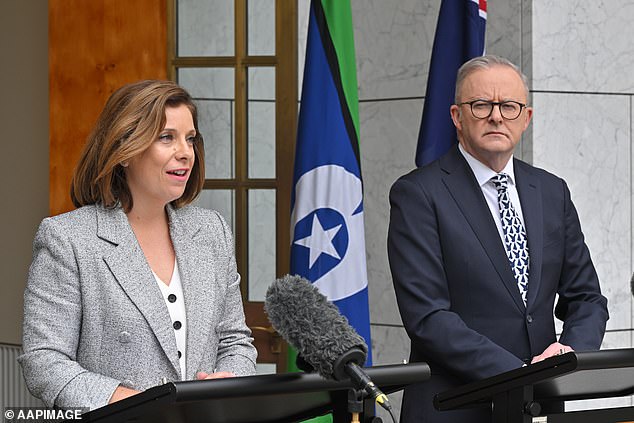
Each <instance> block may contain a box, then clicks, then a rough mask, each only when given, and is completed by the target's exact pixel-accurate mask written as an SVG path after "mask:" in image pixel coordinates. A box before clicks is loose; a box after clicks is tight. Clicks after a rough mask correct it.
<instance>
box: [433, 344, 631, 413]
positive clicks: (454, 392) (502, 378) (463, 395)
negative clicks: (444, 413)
mask: <svg viewBox="0 0 634 423" xmlns="http://www.w3.org/2000/svg"><path fill="white" fill-rule="evenodd" d="M631 394H634V349H615V350H602V351H592V352H569V353H566V354H562V355H558V356H555V357H551V358H549V359H547V360H544V361H542V362H539V363H535V364H531V365H528V366H526V367H522V368H520V369H516V370H511V371H509V372H505V373H502V374H499V375H496V376H493V377H490V378H488V379H484V380H481V381H478V382H473V383H470V384H467V385H463V386H459V387H457V388H454V389H451V390H449V391H445V392H442V393H439V394H437V395H436V397H435V398H434V406H435V407H436V408H437V409H438V410H453V409H458V408H469V407H492V414H493V419H492V421H493V423H531V422H535V423H536V422H539V423H573V422H574V423H612V422H614V423H616V422H618V423H633V422H634V407H619V408H608V409H599V410H585V411H575V412H568V413H554V414H548V415H542V414H541V408H542V406H543V405H544V404H546V403H548V402H553V401H572V400H581V399H593V398H610V397H621V396H626V395H631Z"/></svg>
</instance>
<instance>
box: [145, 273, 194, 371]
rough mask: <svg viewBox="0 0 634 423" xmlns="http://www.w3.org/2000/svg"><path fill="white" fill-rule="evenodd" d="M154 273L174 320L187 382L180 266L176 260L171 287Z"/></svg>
mask: <svg viewBox="0 0 634 423" xmlns="http://www.w3.org/2000/svg"><path fill="white" fill-rule="evenodd" d="M152 273H153V274H154V279H156V283H157V284H158V286H159V288H160V289H161V293H162V294H163V300H164V301H165V305H167V311H169V313H170V318H171V319H172V328H173V329H174V336H175V337H176V347H177V348H178V352H179V358H178V361H179V364H180V367H181V378H182V380H186V378H187V373H186V372H185V371H186V370H187V368H186V365H185V364H186V357H187V316H186V313H185V298H184V296H183V286H182V285H181V277H180V273H179V271H178V264H177V262H176V260H174V271H173V272H172V278H171V279H170V283H169V286H168V285H166V284H165V283H164V282H163V281H162V280H161V278H159V277H158V276H157V274H156V273H154V271H152ZM179 323H180V325H179ZM177 327H178V329H177Z"/></svg>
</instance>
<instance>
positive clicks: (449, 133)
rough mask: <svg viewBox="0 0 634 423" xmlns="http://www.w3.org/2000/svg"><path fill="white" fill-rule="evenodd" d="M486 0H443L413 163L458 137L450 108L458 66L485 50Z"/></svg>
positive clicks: (433, 156) (434, 154) (425, 159)
mask: <svg viewBox="0 0 634 423" xmlns="http://www.w3.org/2000/svg"><path fill="white" fill-rule="evenodd" d="M486 19H487V2H486V0H442V3H441V5H440V14H439V15H438V24H437V25H436V35H435V37H434V47H433V50H432V55H431V64H430V66H429V77H428V79H427V91H426V93H425V105H424V108H423V117H422V119H421V124H420V132H419V134H418V146H417V148H416V166H419V167H420V166H424V165H426V164H427V163H430V162H432V161H434V160H436V159H437V158H438V157H440V156H442V155H443V154H445V153H446V152H447V151H448V150H449V148H450V147H451V146H452V145H453V144H454V143H455V142H456V141H457V140H456V128H455V127H454V125H453V122H452V121H451V115H450V113H449V108H450V107H451V105H452V104H453V103H454V95H455V86H456V75H457V73H458V68H460V66H462V64H463V63H464V62H466V61H467V60H469V59H471V58H473V57H476V56H482V55H483V54H484V40H485V31H486Z"/></svg>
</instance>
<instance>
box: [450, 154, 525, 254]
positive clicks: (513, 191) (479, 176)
mask: <svg viewBox="0 0 634 423" xmlns="http://www.w3.org/2000/svg"><path fill="white" fill-rule="evenodd" d="M458 149H459V150H460V153H462V155H463V156H464V158H465V159H466V160H467V163H468V164H469V167H470V168H471V170H472V171H473V174H474V175H475V177H476V180H477V181H478V185H480V189H481V190H482V194H484V198H485V199H486V201H487V204H488V205H489V211H490V212H491V216H493V220H494V221H495V226H497V228H498V232H499V234H500V239H501V240H502V244H503V245H504V249H506V248H507V247H506V243H505V242H504V232H503V231H502V219H501V218H500V206H499V203H498V191H497V189H496V188H495V184H494V183H493V181H491V178H492V177H494V176H495V175H497V173H496V172H495V171H494V170H493V169H491V168H490V167H488V166H487V165H485V164H483V163H482V162H480V161H479V160H478V159H476V158H475V157H473V156H472V155H471V154H469V153H468V152H467V151H466V150H465V149H464V148H462V145H460V144H458ZM500 173H506V174H507V175H508V176H509V184H508V188H507V190H508V193H509V197H510V198H511V203H513V208H514V209H515V212H516V213H517V215H518V216H519V218H520V220H521V221H522V225H524V228H526V224H525V223H524V215H523V214H522V204H521V203H520V197H519V195H518V194H517V184H516V183H515V172H514V170H513V156H511V158H510V159H509V161H508V163H506V166H504V169H502V171H501V172H500Z"/></svg>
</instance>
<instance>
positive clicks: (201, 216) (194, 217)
mask: <svg viewBox="0 0 634 423" xmlns="http://www.w3.org/2000/svg"><path fill="white" fill-rule="evenodd" d="M174 213H175V214H176V215H177V216H178V217H179V219H181V220H183V221H187V222H197V223H203V224H206V225H222V226H224V225H226V224H227V223H226V221H225V219H224V217H222V215H221V214H220V213H219V212H217V211H216V210H213V209H208V208H204V207H199V206H193V205H188V206H185V207H182V208H179V209H176V210H174Z"/></svg>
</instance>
